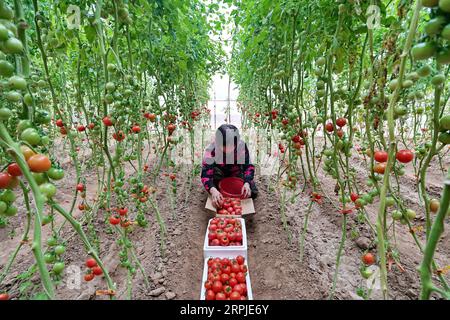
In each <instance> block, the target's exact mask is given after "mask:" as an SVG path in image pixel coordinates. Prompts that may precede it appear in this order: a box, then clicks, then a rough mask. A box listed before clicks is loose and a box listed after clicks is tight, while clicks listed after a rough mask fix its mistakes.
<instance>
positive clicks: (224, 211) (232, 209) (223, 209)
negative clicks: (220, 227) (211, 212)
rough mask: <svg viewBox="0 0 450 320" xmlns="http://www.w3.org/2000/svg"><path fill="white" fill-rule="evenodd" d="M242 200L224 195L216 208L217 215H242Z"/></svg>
mask: <svg viewBox="0 0 450 320" xmlns="http://www.w3.org/2000/svg"><path fill="white" fill-rule="evenodd" d="M242 210H243V209H242V202H241V199H239V198H229V197H224V198H223V200H222V201H221V202H220V204H219V208H218V209H217V215H216V216H217V217H227V216H232V217H241V216H242V212H243V211H242Z"/></svg>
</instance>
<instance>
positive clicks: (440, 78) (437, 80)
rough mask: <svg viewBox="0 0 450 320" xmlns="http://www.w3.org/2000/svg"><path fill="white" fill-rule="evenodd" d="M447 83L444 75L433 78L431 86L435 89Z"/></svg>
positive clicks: (440, 74)
mask: <svg viewBox="0 0 450 320" xmlns="http://www.w3.org/2000/svg"><path fill="white" fill-rule="evenodd" d="M444 82H445V76H444V75H443V74H442V73H439V74H437V75H435V76H434V77H433V78H431V84H432V85H433V86H435V87H437V86H440V85H441V84H443V83H444Z"/></svg>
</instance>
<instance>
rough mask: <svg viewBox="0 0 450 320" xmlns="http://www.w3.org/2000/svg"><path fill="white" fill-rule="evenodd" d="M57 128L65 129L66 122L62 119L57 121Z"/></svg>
mask: <svg viewBox="0 0 450 320" xmlns="http://www.w3.org/2000/svg"><path fill="white" fill-rule="evenodd" d="M56 126H57V127H60V128H62V127H64V122H63V121H62V120H61V119H58V120H56Z"/></svg>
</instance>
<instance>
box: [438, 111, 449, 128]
mask: <svg viewBox="0 0 450 320" xmlns="http://www.w3.org/2000/svg"><path fill="white" fill-rule="evenodd" d="M439 130H441V131H446V130H450V114H447V115H445V116H443V117H442V118H441V119H440V120H439Z"/></svg>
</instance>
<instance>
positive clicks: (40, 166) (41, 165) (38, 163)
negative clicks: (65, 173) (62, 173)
mask: <svg viewBox="0 0 450 320" xmlns="http://www.w3.org/2000/svg"><path fill="white" fill-rule="evenodd" d="M27 163H28V166H29V167H30V170H31V171H32V172H37V173H41V172H46V171H48V170H49V169H50V168H51V167H52V163H51V161H50V160H49V159H48V158H47V156H45V155H43V154H35V155H33V156H31V157H30V159H28V161H27Z"/></svg>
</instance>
